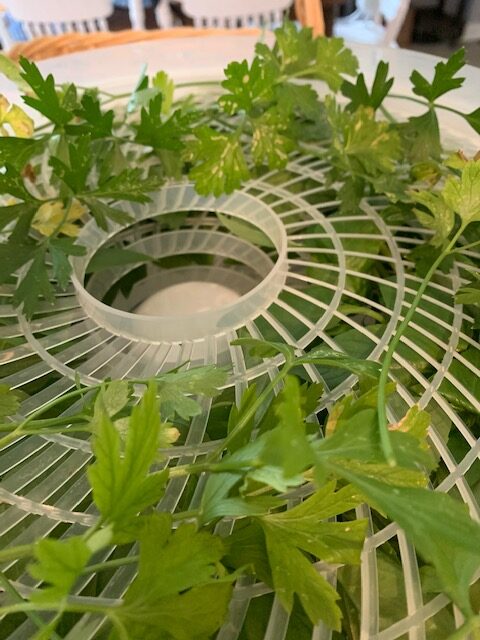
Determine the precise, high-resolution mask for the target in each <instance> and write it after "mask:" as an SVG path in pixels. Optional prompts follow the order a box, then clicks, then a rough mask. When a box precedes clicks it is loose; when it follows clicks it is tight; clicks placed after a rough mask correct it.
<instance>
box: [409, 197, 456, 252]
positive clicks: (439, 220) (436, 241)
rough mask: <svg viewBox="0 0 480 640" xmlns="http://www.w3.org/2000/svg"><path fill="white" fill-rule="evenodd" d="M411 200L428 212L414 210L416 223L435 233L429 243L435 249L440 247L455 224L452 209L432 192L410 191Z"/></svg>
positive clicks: (416, 208)
mask: <svg viewBox="0 0 480 640" xmlns="http://www.w3.org/2000/svg"><path fill="white" fill-rule="evenodd" d="M410 195H411V197H412V199H413V200H414V201H415V202H417V203H418V204H420V205H423V207H425V208H426V209H427V211H428V213H427V212H426V211H424V210H423V209H419V208H418V207H415V208H414V210H413V211H414V213H415V215H416V216H417V219H418V221H419V222H420V223H421V224H422V225H423V226H424V227H426V228H427V229H432V230H433V231H435V234H434V235H433V237H432V239H431V240H430V242H431V243H432V245H433V246H435V247H440V246H441V245H443V244H444V242H445V240H447V238H448V237H449V235H450V232H451V230H452V229H453V225H454V223H455V216H454V213H453V209H452V208H451V207H450V206H449V205H448V204H447V202H445V199H444V198H443V196H442V194H440V193H435V192H433V191H412V192H411V193H410Z"/></svg>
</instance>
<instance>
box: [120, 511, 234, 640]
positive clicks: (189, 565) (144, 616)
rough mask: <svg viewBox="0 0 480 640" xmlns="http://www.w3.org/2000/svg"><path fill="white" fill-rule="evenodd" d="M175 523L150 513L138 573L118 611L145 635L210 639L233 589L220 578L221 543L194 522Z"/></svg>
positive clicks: (148, 638)
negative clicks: (178, 524) (186, 523)
mask: <svg viewBox="0 0 480 640" xmlns="http://www.w3.org/2000/svg"><path fill="white" fill-rule="evenodd" d="M171 527H172V519H171V516H170V515H167V514H155V515H152V516H150V517H149V518H148V519H146V522H145V525H144V529H143V531H142V532H141V534H140V562H139V571H138V575H137V577H136V578H135V580H134V581H133V583H132V585H131V586H130V587H129V589H128V591H127V593H126V594H125V598H124V602H123V604H122V605H121V606H120V607H118V608H117V609H116V610H115V617H117V618H118V619H119V620H120V622H121V623H122V625H124V626H125V627H126V628H128V633H129V634H131V635H132V637H135V638H142V640H157V639H158V638H163V637H167V636H168V637H169V638H174V639H175V640H190V639H192V638H195V640H197V639H198V640H206V639H207V638H210V637H211V635H212V634H213V633H214V632H215V631H216V630H217V629H218V628H219V627H220V625H221V623H222V621H223V619H224V617H225V614H226V611H227V607H228V602H229V599H230V594H231V585H230V584H229V583H228V581H219V580H218V577H221V576H219V569H221V565H220V560H221V558H222V556H223V554H224V547H223V543H222V541H221V539H220V538H219V537H218V536H214V535H212V534H211V533H208V532H207V531H201V532H197V531H196V530H195V527H194V526H193V525H182V526H180V527H179V528H178V529H177V530H176V531H175V532H172V530H171ZM114 637H117V636H116V635H115V634H114Z"/></svg>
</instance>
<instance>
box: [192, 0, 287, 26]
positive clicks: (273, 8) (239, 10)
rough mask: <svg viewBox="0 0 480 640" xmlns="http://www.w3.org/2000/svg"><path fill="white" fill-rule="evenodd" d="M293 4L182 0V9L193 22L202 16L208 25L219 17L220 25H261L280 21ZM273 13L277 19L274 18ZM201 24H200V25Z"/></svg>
mask: <svg viewBox="0 0 480 640" xmlns="http://www.w3.org/2000/svg"><path fill="white" fill-rule="evenodd" d="M290 5H291V0H263V1H262V0H242V1H241V2H238V0H222V2H218V0H182V11H183V12H184V13H185V15H186V16H188V17H189V18H191V19H192V20H193V24H194V25H195V26H197V23H198V21H199V20H201V19H202V18H203V19H204V20H206V21H207V25H206V26H213V25H214V23H213V22H212V21H213V19H214V18H216V19H218V21H219V23H220V24H219V25H218V26H227V24H228V25H233V26H235V27H236V26H238V23H239V22H240V24H241V26H245V27H246V26H260V25H271V24H272V22H273V21H275V22H279V21H280V20H278V16H282V15H283V13H284V12H286V11H287V10H288V9H289V8H290ZM272 15H274V16H275V19H274V20H272ZM199 26H200V25H199Z"/></svg>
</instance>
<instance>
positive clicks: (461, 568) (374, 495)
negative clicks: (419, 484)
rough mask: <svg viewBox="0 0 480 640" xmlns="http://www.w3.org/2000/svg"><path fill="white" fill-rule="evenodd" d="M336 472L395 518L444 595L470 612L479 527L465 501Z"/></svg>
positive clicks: (478, 560) (478, 558) (479, 554)
mask: <svg viewBox="0 0 480 640" xmlns="http://www.w3.org/2000/svg"><path fill="white" fill-rule="evenodd" d="M342 475H343V476H344V477H345V478H346V479H347V480H348V481H349V482H352V483H353V484H354V485H355V486H357V487H358V489H359V490H360V491H362V493H363V494H364V495H365V496H367V498H368V499H369V500H371V501H372V503H373V504H374V505H376V506H377V507H379V508H380V509H381V510H382V511H383V512H384V513H386V514H387V515H388V516H389V517H390V518H391V519H392V520H395V521H396V522H397V523H398V524H399V526H400V527H401V528H402V529H403V530H404V531H405V533H406V535H407V537H408V538H409V539H410V540H411V541H412V542H413V544H414V545H415V547H416V549H417V550H418V552H419V553H420V555H421V556H422V557H423V558H424V559H425V560H427V562H431V563H432V564H433V566H434V567H435V569H436V571H437V574H438V576H439V578H440V580H441V582H442V585H443V588H444V589H445V591H446V593H447V594H448V595H449V596H450V597H451V598H452V599H453V601H454V602H455V604H457V605H458V606H459V608H460V609H461V610H462V612H463V613H464V615H466V616H467V617H468V616H470V615H472V608H471V604H470V598H469V587H470V582H471V581H472V579H473V576H474V574H475V572H476V571H477V570H478V567H479V566H480V547H479V545H478V540H479V539H480V525H479V524H478V523H477V522H474V521H473V520H472V519H471V518H470V516H469V514H468V510H467V507H466V505H464V504H461V503H459V502H458V501H457V500H455V499H454V498H452V497H451V496H449V495H447V494H444V493H440V492H437V491H430V490H428V489H421V488H415V487H400V486H395V487H394V489H393V490H392V486H391V485H390V486H388V485H385V484H384V483H383V482H379V481H378V480H375V479H373V478H368V477H366V476H365V475H364V474H363V473H358V472H355V471H353V470H349V469H342Z"/></svg>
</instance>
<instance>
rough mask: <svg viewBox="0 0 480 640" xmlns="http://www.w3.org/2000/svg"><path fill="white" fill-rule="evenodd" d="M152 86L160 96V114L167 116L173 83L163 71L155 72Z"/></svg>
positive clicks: (173, 88)
mask: <svg viewBox="0 0 480 640" xmlns="http://www.w3.org/2000/svg"><path fill="white" fill-rule="evenodd" d="M152 85H153V86H154V87H155V89H158V90H159V91H160V92H161V94H162V114H163V115H168V114H169V113H170V110H171V108H172V104H173V94H174V92H175V83H174V82H173V80H172V79H171V78H170V76H169V75H168V74H167V73H165V71H157V73H156V74H155V75H154V76H153V78H152Z"/></svg>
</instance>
